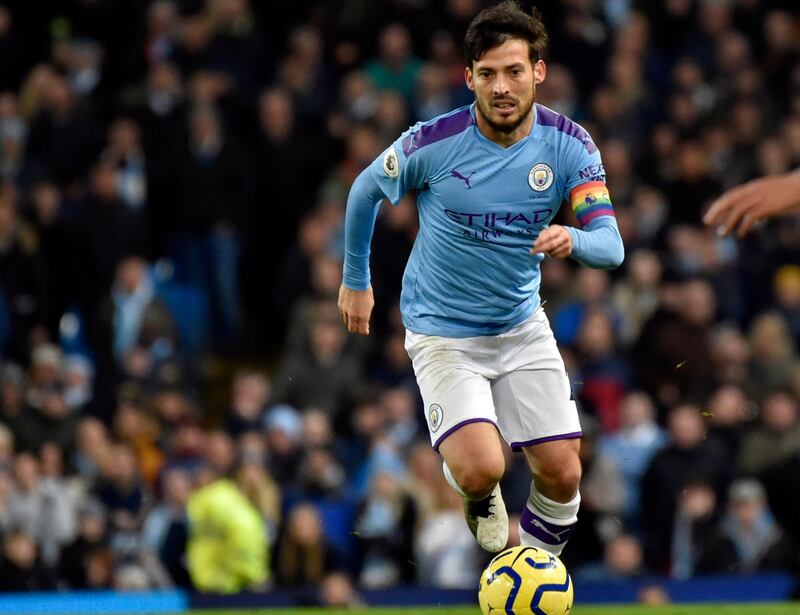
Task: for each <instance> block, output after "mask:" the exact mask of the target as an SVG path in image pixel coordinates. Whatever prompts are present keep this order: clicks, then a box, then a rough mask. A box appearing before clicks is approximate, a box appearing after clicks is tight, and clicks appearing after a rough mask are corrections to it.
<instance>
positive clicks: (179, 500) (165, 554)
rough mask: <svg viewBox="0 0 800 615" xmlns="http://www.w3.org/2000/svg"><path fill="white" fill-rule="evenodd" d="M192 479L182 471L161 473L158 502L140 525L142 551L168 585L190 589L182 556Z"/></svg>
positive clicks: (186, 534)
mask: <svg viewBox="0 0 800 615" xmlns="http://www.w3.org/2000/svg"><path fill="white" fill-rule="evenodd" d="M192 488H193V484H192V477H191V475H190V474H189V473H188V472H186V471H185V470H183V469H180V468H175V469H171V470H167V471H166V472H164V474H163V476H162V479H161V495H162V498H163V499H162V500H161V501H160V502H159V503H158V504H156V505H155V506H153V507H152V508H151V509H150V510H149V511H148V513H147V516H146V517H145V519H144V522H143V524H142V551H143V552H144V553H149V554H152V555H154V556H155V557H157V558H158V559H159V560H160V561H161V564H162V565H163V566H164V568H165V570H166V572H167V574H168V575H169V576H170V578H171V580H172V582H173V583H174V584H175V585H177V586H178V587H190V584H191V583H190V579H189V573H188V571H187V569H186V563H185V561H184V554H185V553H186V544H187V540H188V534H189V520H188V516H187V513H186V505H187V502H188V500H189V496H190V495H191V493H192Z"/></svg>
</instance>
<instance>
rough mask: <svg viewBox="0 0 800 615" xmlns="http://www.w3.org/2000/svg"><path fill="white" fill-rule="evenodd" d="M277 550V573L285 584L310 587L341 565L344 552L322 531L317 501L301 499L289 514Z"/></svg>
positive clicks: (317, 583) (317, 584)
mask: <svg viewBox="0 0 800 615" xmlns="http://www.w3.org/2000/svg"><path fill="white" fill-rule="evenodd" d="M281 536H282V537H281V539H280V541H279V542H278V544H277V550H276V552H275V560H274V561H275V575H276V580H277V582H278V583H279V584H280V586H281V587H288V588H293V589H297V590H307V589H309V588H311V587H316V586H319V584H320V583H321V582H322V580H323V579H324V578H325V576H326V575H327V574H329V573H331V572H333V571H334V570H336V569H338V568H339V565H340V561H339V559H340V556H339V554H338V553H337V552H336V551H335V549H334V548H333V546H332V545H331V544H330V542H329V541H327V540H326V538H325V535H324V533H323V531H322V519H321V518H320V514H319V511H318V510H317V509H316V508H315V507H314V505H313V504H309V503H301V504H298V505H296V506H295V507H294V508H292V509H291V510H290V511H289V512H288V514H287V517H286V527H285V529H284V531H283V532H282V534H281Z"/></svg>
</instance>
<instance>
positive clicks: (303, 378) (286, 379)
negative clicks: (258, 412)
mask: <svg viewBox="0 0 800 615" xmlns="http://www.w3.org/2000/svg"><path fill="white" fill-rule="evenodd" d="M345 335H346V330H345V328H344V326H343V324H342V319H341V318H340V317H339V315H338V310H337V309H336V304H335V302H331V303H330V304H327V303H326V304H324V305H321V306H319V309H318V310H317V313H316V315H315V318H314V320H313V321H312V324H311V334H310V342H311V352H310V353H309V354H308V355H293V356H292V355H290V356H287V357H286V360H285V362H284V364H283V367H282V369H281V372H280V373H279V374H278V375H277V376H276V378H275V399H276V400H277V401H279V402H284V403H288V404H291V405H292V406H294V407H296V408H306V407H309V406H313V407H315V408H324V409H325V410H326V411H328V412H329V413H330V414H331V417H332V419H333V423H334V425H336V426H337V427H339V426H341V425H342V424H343V421H344V418H345V409H346V408H347V407H348V405H349V403H350V402H351V401H352V397H353V395H354V394H355V393H357V391H358V390H359V388H360V387H361V368H360V365H359V363H358V361H356V360H355V358H354V357H352V356H347V355H345V354H344V349H345V342H346V336H345Z"/></svg>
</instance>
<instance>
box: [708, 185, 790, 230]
mask: <svg viewBox="0 0 800 615" xmlns="http://www.w3.org/2000/svg"><path fill="white" fill-rule="evenodd" d="M797 211H800V170H796V171H792V172H789V173H784V174H783V175H774V176H770V177H761V178H759V179H754V180H753V181H749V182H747V183H746V184H743V185H741V186H738V187H736V188H731V189H730V190H728V191H727V192H726V193H725V194H723V195H722V196H721V197H719V198H718V199H717V200H716V201H714V202H713V203H712V204H711V207H710V208H709V210H708V212H706V215H705V216H703V221H704V222H705V223H706V224H707V225H709V226H716V227H717V229H718V230H719V233H720V235H723V236H725V235H730V234H731V232H733V230H734V229H737V235H739V237H743V236H744V235H746V234H747V232H748V231H749V230H750V229H751V228H752V226H753V225H754V224H755V223H756V222H758V221H759V220H763V219H766V218H773V217H775V216H779V215H781V214H787V213H791V212H797Z"/></svg>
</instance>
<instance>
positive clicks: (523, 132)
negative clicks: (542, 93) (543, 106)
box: [475, 105, 536, 147]
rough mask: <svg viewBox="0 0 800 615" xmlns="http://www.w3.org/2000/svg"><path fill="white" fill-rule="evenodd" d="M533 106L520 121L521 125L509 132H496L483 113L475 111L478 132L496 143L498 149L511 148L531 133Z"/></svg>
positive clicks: (533, 114) (533, 115)
mask: <svg viewBox="0 0 800 615" xmlns="http://www.w3.org/2000/svg"><path fill="white" fill-rule="evenodd" d="M535 108H536V107H535V105H534V106H531V110H530V111H529V112H528V115H527V117H526V118H525V119H524V120H523V121H522V123H521V124H520V125H519V126H517V127H516V128H515V129H514V130H512V131H511V132H503V131H502V130H496V129H495V128H492V126H491V124H489V122H488V121H487V120H486V118H485V117H484V115H483V113H481V112H480V109H476V112H475V121H476V123H477V125H478V130H480V131H481V134H482V135H483V136H484V137H486V138H487V139H489V140H490V141H493V142H494V143H497V145H499V146H500V147H511V146H512V145H514V143H516V142H517V141H520V140H522V139H524V138H525V137H527V136H528V135H529V134H530V133H531V129H532V128H533V120H534V117H535V114H536V111H535Z"/></svg>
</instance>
